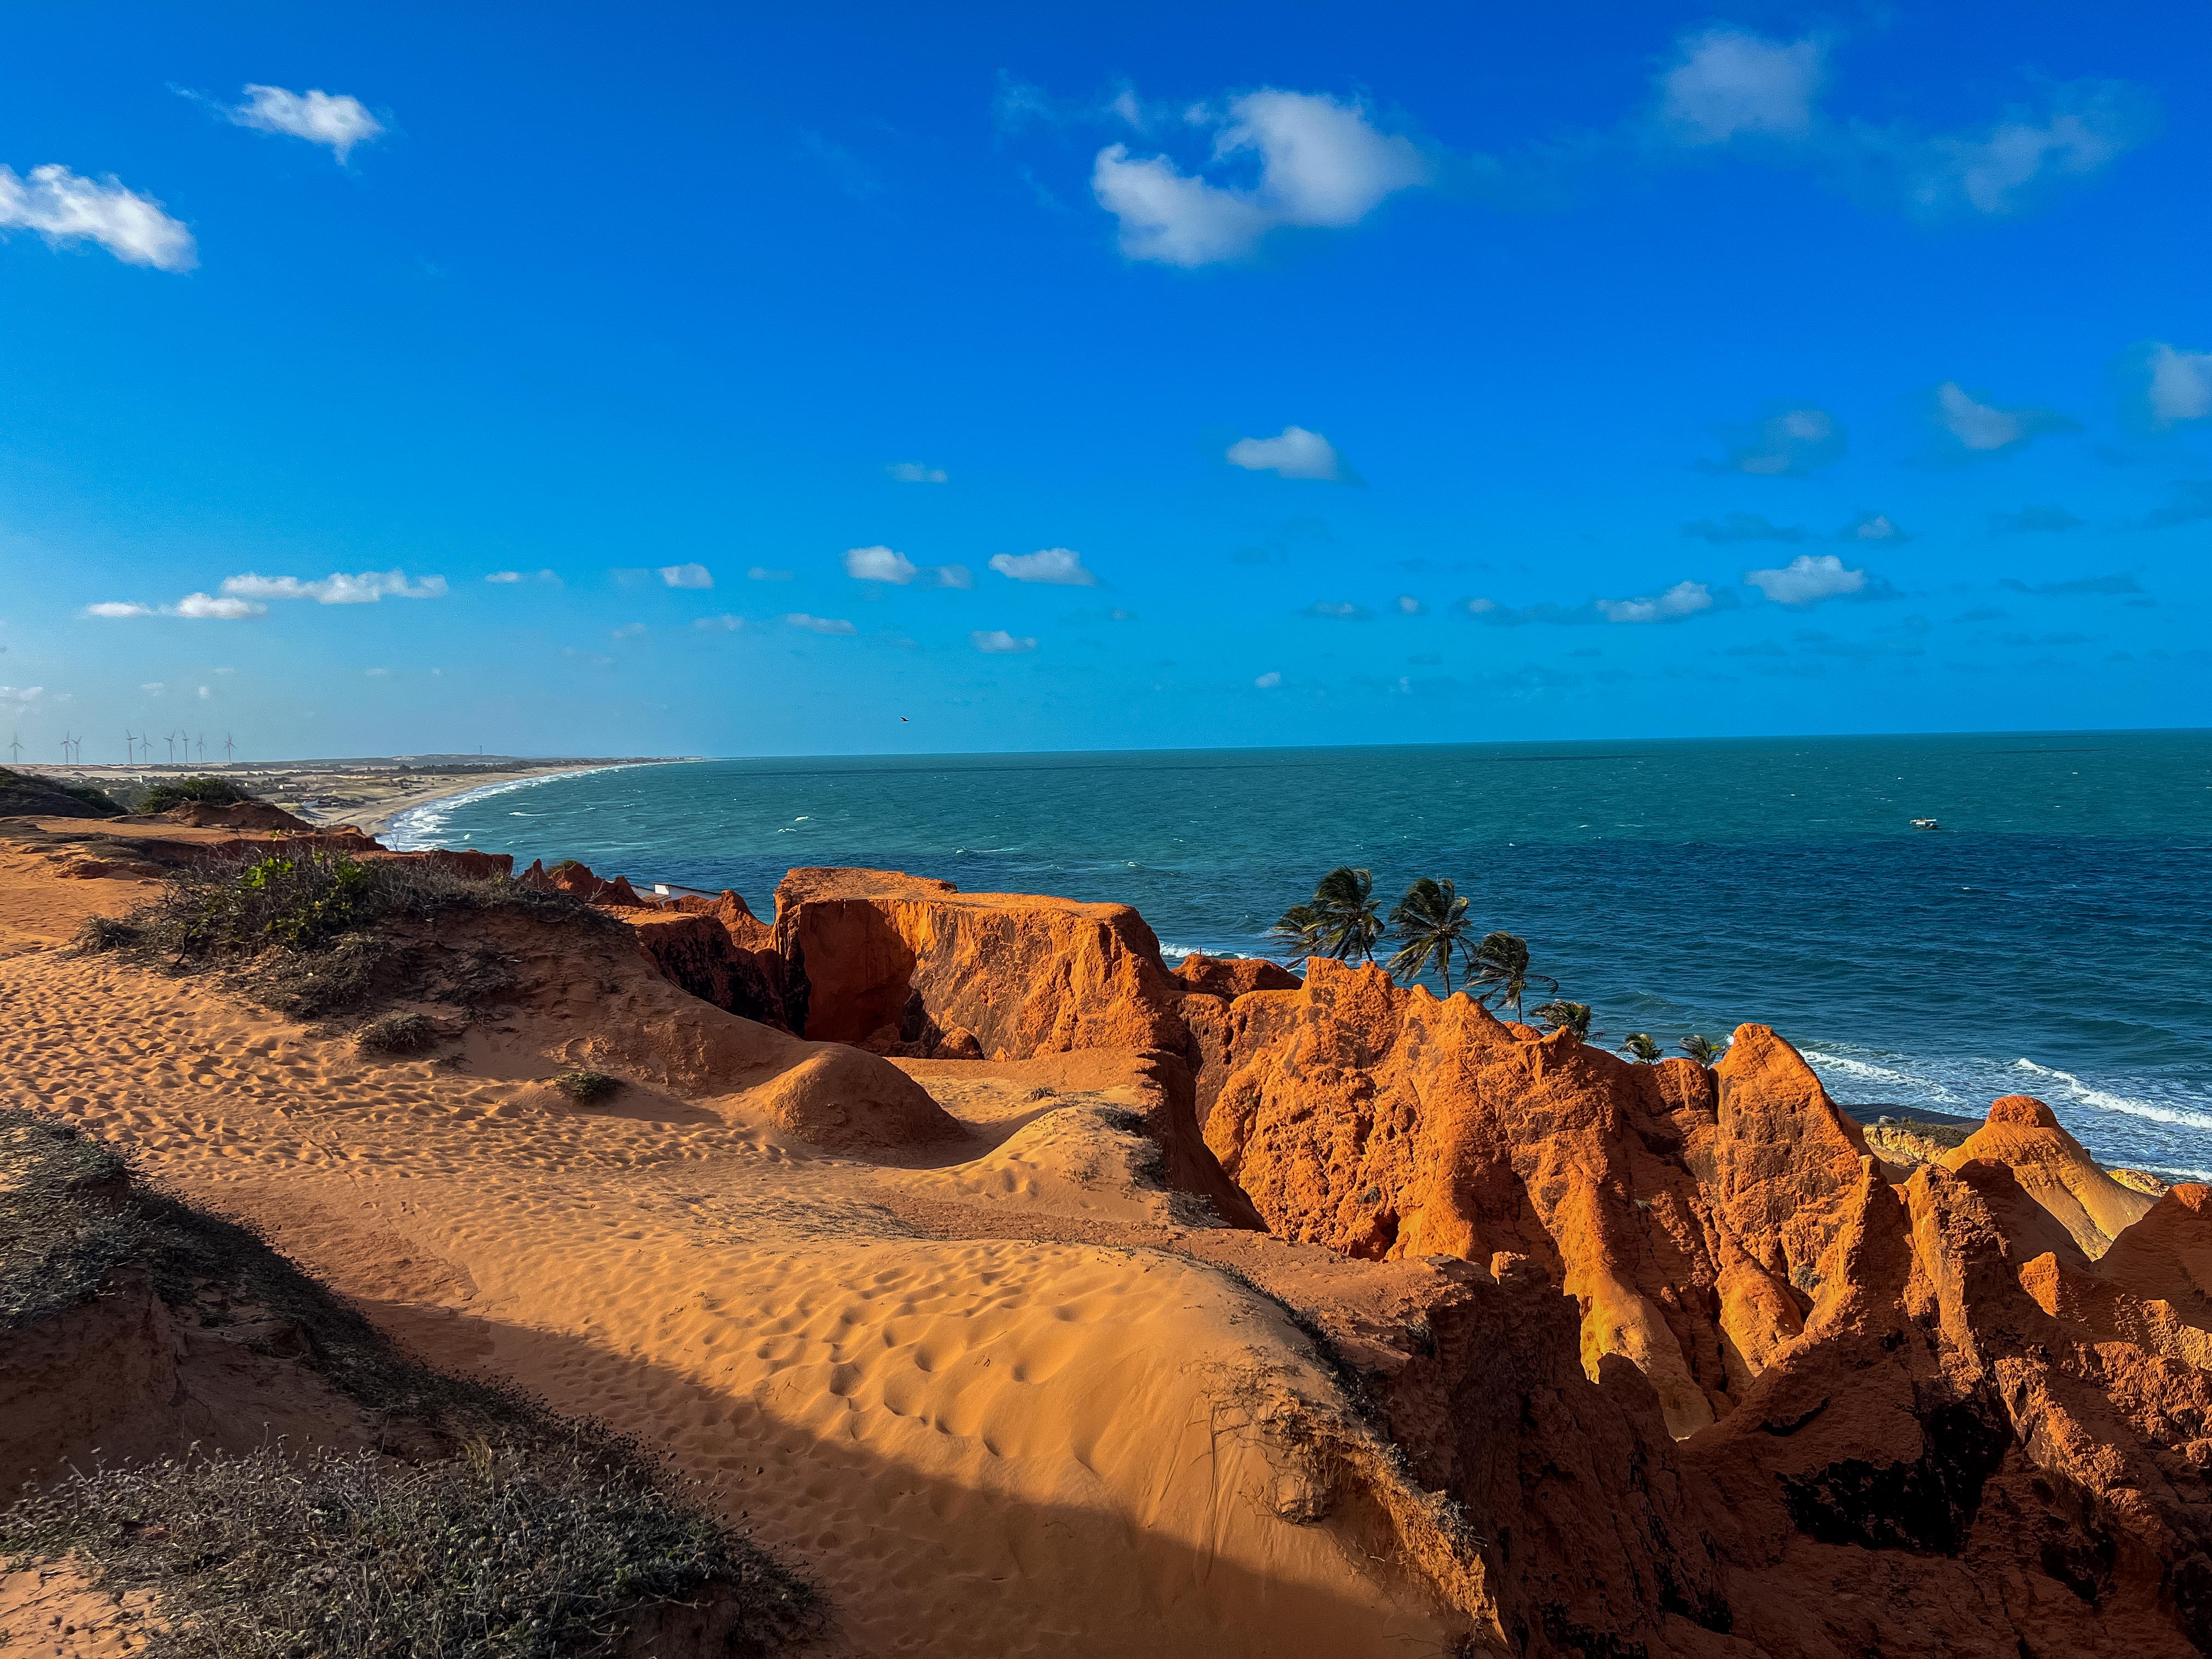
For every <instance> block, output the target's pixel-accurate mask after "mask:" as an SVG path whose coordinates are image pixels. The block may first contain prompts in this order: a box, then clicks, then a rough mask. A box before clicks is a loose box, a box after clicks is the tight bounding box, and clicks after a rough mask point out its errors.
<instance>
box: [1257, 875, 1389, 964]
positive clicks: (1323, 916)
mask: <svg viewBox="0 0 2212 1659" xmlns="http://www.w3.org/2000/svg"><path fill="white" fill-rule="evenodd" d="M1269 931H1270V932H1272V933H1273V934H1274V935H1275V936H1276V937H1277V938H1279V939H1288V940H1290V941H1291V949H1292V951H1294V952H1295V953H1297V955H1299V956H1308V957H1336V958H1337V960H1339V961H1340V962H1346V961H1349V960H1350V959H1351V958H1352V957H1354V956H1362V957H1366V958H1367V960H1368V961H1370V962H1372V961H1374V960H1375V941H1376V939H1380V938H1382V937H1383V918H1382V917H1381V915H1378V914H1377V913H1376V903H1375V878H1374V877H1373V876H1372V875H1371V874H1370V873H1369V872H1366V871H1364V870H1354V869H1352V868H1351V867H1350V866H1344V865H1340V866H1338V867H1337V868H1335V869H1334V870H1332V871H1330V872H1328V874H1327V875H1325V876H1323V877H1322V878H1321V882H1320V884H1319V885H1317V886H1316V888H1315V889H1314V896H1313V902H1311V903H1310V904H1293V905H1292V906H1291V908H1289V909H1287V910H1285V911H1284V912H1283V915H1282V920H1281V921H1278V922H1277V923H1276V924H1275V925H1274V927H1273V928H1272V929H1270V930H1269Z"/></svg>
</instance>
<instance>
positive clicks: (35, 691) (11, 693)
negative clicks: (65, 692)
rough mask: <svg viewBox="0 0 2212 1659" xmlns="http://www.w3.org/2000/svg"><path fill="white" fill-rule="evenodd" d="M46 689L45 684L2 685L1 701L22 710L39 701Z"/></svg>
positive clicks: (0, 686)
mask: <svg viewBox="0 0 2212 1659" xmlns="http://www.w3.org/2000/svg"><path fill="white" fill-rule="evenodd" d="M45 694H46V687H45V686H43V685H0V703H4V704H6V705H7V706H8V707H9V708H14V709H15V710H17V711H18V712H21V710H24V709H27V708H29V707H30V706H31V705H32V704H33V703H34V702H38V700H39V699H40V697H41V696H44V695H45Z"/></svg>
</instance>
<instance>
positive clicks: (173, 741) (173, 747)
mask: <svg viewBox="0 0 2212 1659" xmlns="http://www.w3.org/2000/svg"><path fill="white" fill-rule="evenodd" d="M161 741H162V742H163V743H166V744H168V745H169V764H170V765H172V766H174V765H175V764H176V763H177V734H176V733H175V732H163V733H161Z"/></svg>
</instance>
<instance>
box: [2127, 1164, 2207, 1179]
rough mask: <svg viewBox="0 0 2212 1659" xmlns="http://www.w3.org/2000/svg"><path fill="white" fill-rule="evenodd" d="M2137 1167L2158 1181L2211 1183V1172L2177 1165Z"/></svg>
mask: <svg viewBox="0 0 2212 1659" xmlns="http://www.w3.org/2000/svg"><path fill="white" fill-rule="evenodd" d="M2137 1167H2139V1168H2140V1169H2141V1170H2142V1171H2143V1172H2144V1173H2145V1174H2146V1175H2154V1176H2157V1177H2158V1178H2159V1179H2160V1181H2164V1182H2183V1181H2207V1182H2212V1170H2190V1169H2184V1168H2183V1167H2182V1166H2181V1165H2179V1164H2141V1165H2138V1166H2137Z"/></svg>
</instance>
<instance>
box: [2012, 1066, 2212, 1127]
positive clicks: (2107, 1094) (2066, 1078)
mask: <svg viewBox="0 0 2212 1659" xmlns="http://www.w3.org/2000/svg"><path fill="white" fill-rule="evenodd" d="M2012 1065H2013V1069H2014V1070H2015V1071H2016V1072H2027V1073H2032V1074H2033V1075H2034V1076H2036V1077H2038V1078H2047V1079H2050V1080H2051V1082H2053V1083H2057V1084H2059V1085H2062V1086H2063V1088H2064V1090H2065V1091H2066V1093H2065V1098H2066V1099H2067V1100H2068V1101H2069V1102H2071V1103H2074V1104H2075V1105H2080V1106H2092V1107H2094V1108H2095V1109H2097V1110H2099V1111H2100V1112H2120V1113H2124V1114H2125V1115H2127V1116H2129V1117H2141V1118H2148V1119H2149V1120H2150V1121H2152V1122H2154V1123H2172V1124H2176V1125H2179V1126H2180V1127H2185V1128H2191V1129H2212V1112H2197V1111H2191V1110H2190V1109H2187V1108H2186V1107H2182V1106H2166V1105H2161V1104H2160V1103H2158V1102H2156V1101H2153V1100H2131V1099H2130V1098H2129V1097H2127V1096H2125V1095H2116V1094H2113V1093H2112V1091H2109V1090H2106V1089H2099V1088H2096V1087H2094V1086H2093V1085H2089V1084H2087V1083H2084V1082H2082V1081H2081V1079H2080V1078H2078V1077H2075V1075H2074V1073H2071V1072H2062V1071H2060V1070H2059V1069H2058V1068H2057V1066H2039V1065H2037V1064H2036V1063H2035V1062H2034V1061H2033V1060H2015V1061H2013V1063H2012Z"/></svg>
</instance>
